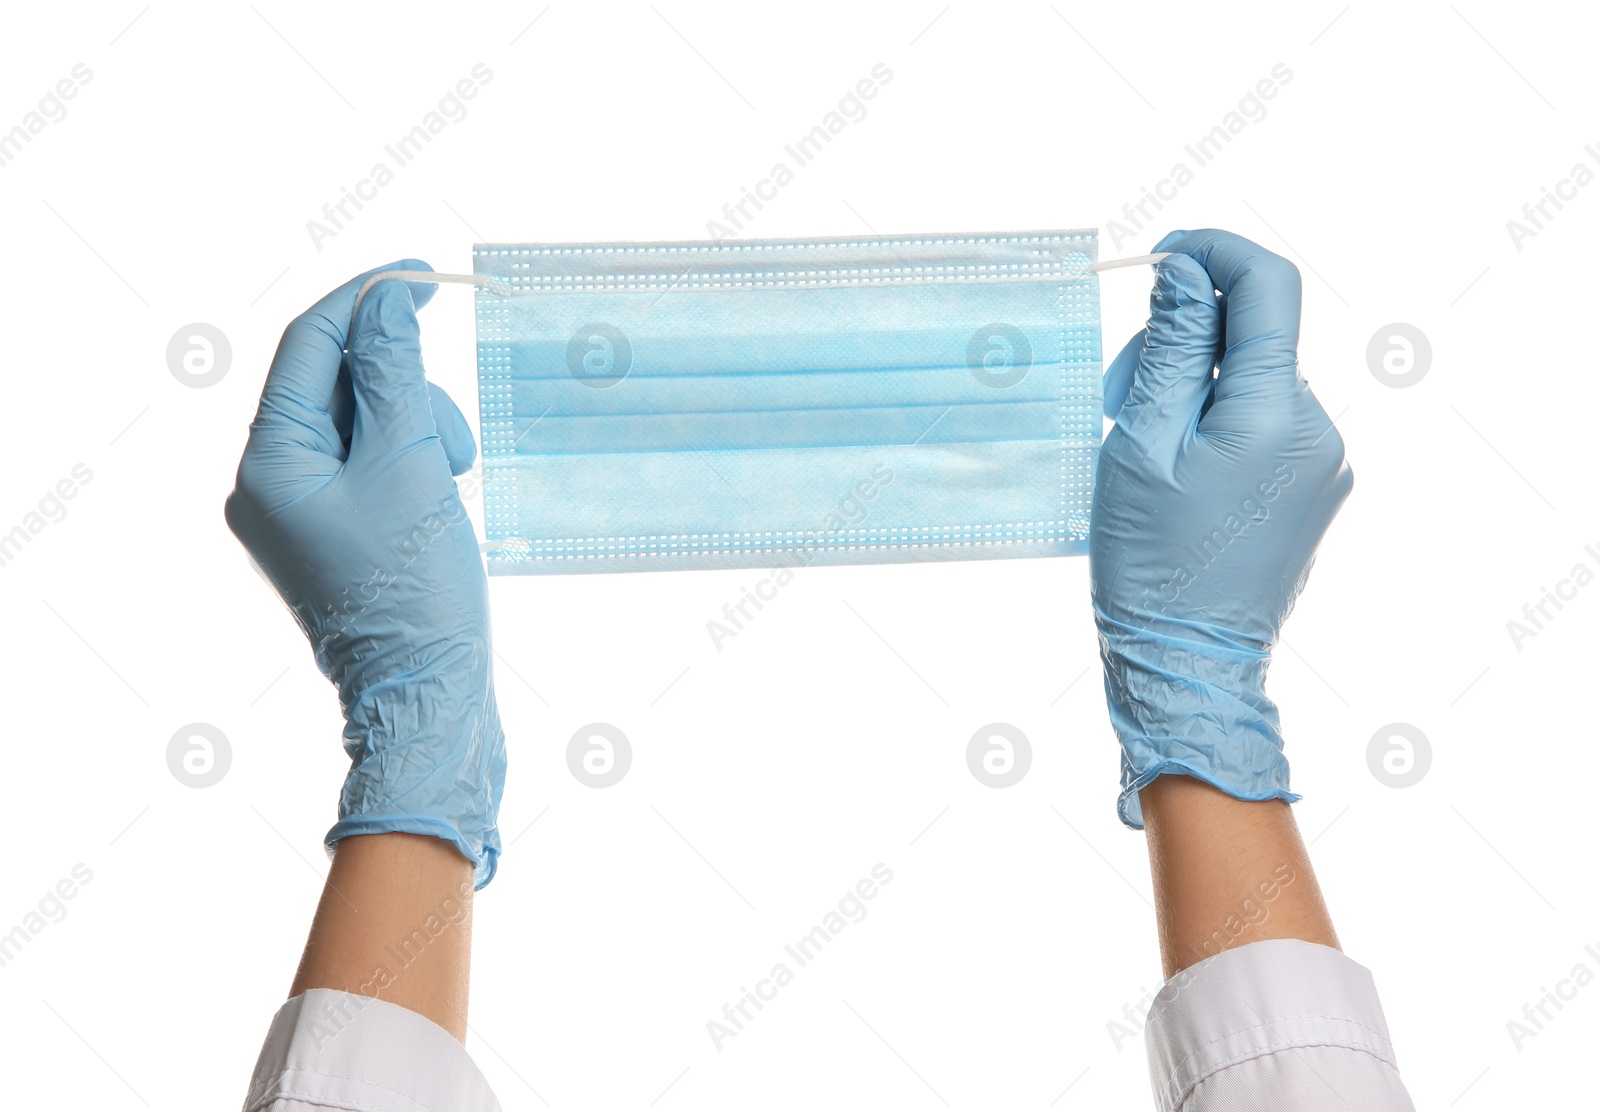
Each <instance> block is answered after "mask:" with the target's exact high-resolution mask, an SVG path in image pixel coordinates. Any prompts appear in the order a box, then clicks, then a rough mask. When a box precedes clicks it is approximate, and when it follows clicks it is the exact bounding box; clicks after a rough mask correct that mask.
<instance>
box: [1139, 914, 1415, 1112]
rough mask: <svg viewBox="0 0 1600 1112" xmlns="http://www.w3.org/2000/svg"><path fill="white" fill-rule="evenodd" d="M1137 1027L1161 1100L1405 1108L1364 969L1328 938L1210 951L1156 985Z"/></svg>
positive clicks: (1246, 1111) (1220, 1109)
mask: <svg viewBox="0 0 1600 1112" xmlns="http://www.w3.org/2000/svg"><path fill="white" fill-rule="evenodd" d="M1145 1034H1146V1040H1145V1047H1146V1050H1147V1052H1148V1054H1149V1059H1150V1083H1151V1086H1152V1088H1153V1090H1154V1093H1155V1098H1156V1107H1157V1108H1158V1109H1159V1110H1160V1112H1258V1110H1266V1109H1274V1110H1277V1109H1294V1110H1295V1112H1349V1110H1350V1109H1353V1108H1359V1109H1361V1110H1362V1112H1414V1108H1413V1106H1412V1103H1411V1098H1410V1097H1409V1096H1408V1095H1407V1094H1406V1088H1405V1085H1403V1084H1402V1083H1401V1081H1400V1074H1399V1072H1398V1071H1397V1069H1396V1067H1395V1059H1394V1049H1393V1047H1391V1046H1390V1044H1389V1026H1388V1024H1387V1023H1385V1022H1384V1018H1383V1007H1382V1005H1380V1004H1379V1003H1378V990H1377V987H1376V986H1375V985H1374V984H1373V981H1372V974H1371V973H1370V972H1368V971H1367V969H1366V968H1365V967H1364V966H1361V965H1359V964H1357V963H1356V962H1354V961H1351V960H1350V959H1349V958H1347V957H1345V956H1344V954H1342V953H1340V952H1339V951H1338V950H1335V949H1332V948H1331V947H1328V946H1319V945H1317V944H1315V943H1311V942H1302V941H1299V940H1297V939H1271V940H1268V941H1265V942H1252V943H1250V944H1249V945H1247V946H1240V947H1238V948H1237V949H1232V950H1225V951H1223V952H1222V953H1220V954H1217V955H1215V956H1214V957H1209V958H1207V959H1205V960H1204V961H1202V962H1199V963H1198V964H1196V965H1193V966H1191V967H1190V968H1188V969H1185V970H1183V971H1182V972H1181V973H1179V974H1177V976H1175V977H1173V978H1172V979H1171V980H1169V981H1168V982H1167V983H1166V984H1164V985H1163V986H1162V988H1161V991H1160V992H1159V993H1158V994H1157V995H1156V1000H1155V1003H1154V1004H1153V1005H1152V1006H1151V1009H1150V1019H1149V1022H1148V1024H1147V1026H1146V1028H1145Z"/></svg>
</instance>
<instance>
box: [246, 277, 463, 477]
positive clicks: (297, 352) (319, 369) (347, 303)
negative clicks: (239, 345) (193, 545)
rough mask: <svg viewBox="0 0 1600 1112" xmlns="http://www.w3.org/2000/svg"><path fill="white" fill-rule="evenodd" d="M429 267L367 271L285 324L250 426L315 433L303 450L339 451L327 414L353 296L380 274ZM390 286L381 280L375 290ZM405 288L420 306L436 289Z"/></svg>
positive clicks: (285, 434) (293, 434) (296, 434)
mask: <svg viewBox="0 0 1600 1112" xmlns="http://www.w3.org/2000/svg"><path fill="white" fill-rule="evenodd" d="M431 269H432V267H430V266H428V264H427V263H425V262H421V261H420V260H417V259H401V260H399V261H398V262H393V263H390V264H389V265H388V266H380V267H377V268H376V269H374V270H369V271H366V272H365V273H363V274H358V275H357V276H356V277H354V278H352V279H350V281H348V282H346V283H345V284H344V285H342V286H340V287H339V288H338V289H336V290H334V291H333V292H332V293H330V294H328V295H327V296H326V297H324V298H322V300H320V301H318V302H317V303H316V304H315V305H313V306H311V308H309V309H307V310H306V311H305V312H303V313H301V314H300V315H299V316H298V317H296V318H295V319H294V320H292V321H291V322H289V327H288V328H286V329H284V332H283V339H282V340H280V341H279V342H278V353H277V354H276V355H275V356H274V357H273V359H272V368H271V369H270V370H269V371H268V372H267V381H266V385H265V386H264V387H263V388H262V391H261V407H260V409H259V410H258V411H257V414H256V423H255V426H253V427H256V428H260V429H261V430H263V432H265V433H271V434H276V435H277V436H278V437H280V438H284V439H297V438H299V439H307V435H306V434H307V433H308V432H310V431H313V430H314V432H315V436H314V437H312V438H310V439H313V440H315V441H316V442H315V443H314V444H308V445H307V446H312V447H316V448H317V449H318V450H321V451H323V452H330V449H329V444H328V443H327V442H328V441H332V444H333V446H334V447H337V444H338V435H337V431H336V430H335V429H334V426H333V424H332V423H331V422H330V421H329V420H328V413H329V410H330V407H331V406H332V404H333V398H334V392H335V385H336V383H337V380H338V377H339V367H340V363H341V361H342V360H343V358H344V349H345V347H346V346H347V343H346V336H345V331H346V329H348V328H349V325H350V311H351V309H352V308H353V307H354V306H355V302H356V292H357V291H358V290H360V289H361V285H362V283H363V282H365V281H366V280H367V279H368V278H370V277H371V276H372V275H374V274H377V273H378V272H380V271H384V270H431ZM389 284H390V283H386V282H380V283H379V286H380V287H381V286H384V285H389ZM407 284H408V285H409V286H410V287H411V288H412V291H413V295H414V296H415V298H416V303H417V304H418V305H422V304H426V303H427V301H428V299H429V298H431V297H432V296H433V291H434V290H436V289H437V288H438V287H437V286H436V285H434V284H432V283H422V282H417V283H407ZM330 454H336V453H330Z"/></svg>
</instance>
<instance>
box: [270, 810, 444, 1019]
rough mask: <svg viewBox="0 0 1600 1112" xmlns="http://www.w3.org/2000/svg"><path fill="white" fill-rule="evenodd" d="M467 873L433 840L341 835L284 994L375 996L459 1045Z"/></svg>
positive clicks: (438, 841) (373, 835)
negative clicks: (438, 1029)
mask: <svg viewBox="0 0 1600 1112" xmlns="http://www.w3.org/2000/svg"><path fill="white" fill-rule="evenodd" d="M472 876H473V866H472V863H471V862H469V861H468V860H467V859H466V858H464V857H462V856H461V855H460V854H459V853H457V852H456V851H455V849H454V848H452V847H451V846H450V845H449V844H448V843H446V842H444V841H441V840H440V839H438V838H426V837H421V836H418V835H414V834H372V835H365V836H360V837H353V838H346V839H345V840H344V841H343V842H341V843H339V848H338V851H337V853H336V855H335V856H334V859H333V867H332V868H331V869H330V870H329V872H328V881H327V885H326V886H325V887H324V889H323V892H322V900H321V902H320V903H319V904H318V905H317V914H316V918H315V919H314V920H313V921H312V924H311V935H310V937H309V938H308V939H307V940H306V949H305V953H304V955H303V956H302V957H301V959H300V969H299V971H298V972H297V973H296V975H295V979H294V985H293V987H292V988H290V990H289V995H290V996H291V997H293V996H298V995H299V994H300V993H302V992H305V991H306V990H307V989H313V988H331V989H339V990H341V991H343V992H349V993H354V994H356V995H358V996H372V997H377V998H378V999H381V1000H386V1001H388V1002H389V1003H392V1004H398V1005H400V1006H401V1007H405V1008H410V1009H411V1010H412V1011H414V1012H419V1013H420V1014H422V1015H424V1016H426V1017H427V1018H428V1019H430V1020H432V1021H433V1022H434V1023H437V1024H438V1025H439V1026H440V1027H443V1028H444V1029H445V1030H447V1031H449V1032H450V1033H451V1034H452V1035H454V1036H455V1037H456V1039H457V1041H463V1042H464V1041H465V1039H466V1033H467V979H468V972H469V969H470V966H471V955H472Z"/></svg>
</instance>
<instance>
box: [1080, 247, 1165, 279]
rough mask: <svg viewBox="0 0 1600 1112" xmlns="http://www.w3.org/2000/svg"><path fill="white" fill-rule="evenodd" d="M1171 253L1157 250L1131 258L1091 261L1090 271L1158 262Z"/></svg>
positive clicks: (1096, 271)
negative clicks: (1150, 253)
mask: <svg viewBox="0 0 1600 1112" xmlns="http://www.w3.org/2000/svg"><path fill="white" fill-rule="evenodd" d="M1170 254H1172V252H1171V251H1157V252H1156V253H1155V254H1153V255H1135V256H1134V257H1133V258H1131V259H1107V260H1105V262H1100V263H1090V264H1089V273H1090V274H1099V273H1100V272H1101V271H1102V270H1116V269H1118V268H1119V267H1124V266H1139V265H1141V264H1143V263H1158V262H1160V261H1161V260H1162V259H1164V258H1166V257H1167V256H1168V255H1170Z"/></svg>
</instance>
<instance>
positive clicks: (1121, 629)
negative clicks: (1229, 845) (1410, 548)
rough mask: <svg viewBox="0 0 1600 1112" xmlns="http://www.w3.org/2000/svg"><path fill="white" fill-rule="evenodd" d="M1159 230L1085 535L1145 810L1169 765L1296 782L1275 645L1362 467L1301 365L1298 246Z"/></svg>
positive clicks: (1111, 398) (1105, 646) (1130, 761)
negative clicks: (1281, 718)
mask: <svg viewBox="0 0 1600 1112" xmlns="http://www.w3.org/2000/svg"><path fill="white" fill-rule="evenodd" d="M1155 250H1157V251H1171V252H1174V254H1173V255H1171V256H1170V257H1169V258H1167V259H1166V260H1164V261H1163V262H1161V263H1159V264H1157V268H1156V285H1155V290H1154V292H1153V293H1152V294H1151V296H1150V321H1149V324H1148V326H1147V327H1146V328H1145V329H1144V330H1143V331H1141V332H1140V333H1139V334H1138V335H1136V336H1135V337H1134V338H1133V340H1132V341H1131V342H1129V344H1128V345H1127V347H1125V348H1123V350H1122V353H1121V354H1120V355H1118V356H1117V358H1116V359H1115V360H1114V361H1113V362H1112V364H1111V366H1110V368H1109V369H1108V370H1107V371H1106V376H1105V399H1106V400H1105V406H1106V415H1107V416H1108V417H1112V418H1114V419H1115V420H1116V427H1115V428H1114V429H1112V430H1111V433H1110V434H1109V435H1108V436H1107V437H1106V441H1105V446H1104V447H1103V448H1102V450H1101V453H1100V464H1099V472H1098V474H1097V476H1096V488H1095V502H1094V511H1093V517H1092V522H1091V528H1090V536H1089V561H1090V576H1091V580H1092V584H1093V586H1092V597H1093V602H1094V611H1095V622H1096V625H1097V626H1098V628H1099V634H1100V655H1101V660H1102V662H1103V663H1104V665H1105V685H1106V702H1107V703H1108V704H1109V706H1110V709H1111V721H1112V725H1113V726H1114V727H1115V729H1116V732H1117V737H1118V739H1119V740H1120V741H1121V743H1122V749H1123V760H1122V794H1121V796H1120V797H1119V799H1118V803H1117V810H1118V813H1119V814H1120V815H1121V817H1122V821H1123V822H1125V823H1127V824H1128V825H1129V826H1132V827H1135V828H1139V827H1142V826H1143V824H1144V823H1143V818H1142V815H1141V813H1140V809H1139V795H1138V792H1139V789H1140V788H1142V787H1144V786H1145V785H1146V784H1148V783H1150V782H1151V781H1152V780H1154V779H1155V778H1156V777H1157V776H1159V775H1161V774H1162V773H1183V774H1187V775H1190V776H1194V777H1197V778H1198V779H1201V780H1204V781H1206V782H1207V783H1209V784H1212V785H1214V786H1215V787H1217V788H1220V789H1221V790H1222V791H1225V792H1227V793H1228V794H1229V795H1232V796H1235V797H1236V798H1239V799H1249V800H1260V799H1287V800H1290V801H1291V802H1292V801H1294V800H1296V799H1298V798H1299V797H1298V796H1296V795H1294V794H1292V793H1291V792H1290V791H1289V763H1288V761H1287V760H1286V759H1285V758H1284V755H1283V737H1282V735H1281V734H1280V733H1279V728H1278V710H1277V707H1276V706H1274V705H1273V702H1272V700H1271V699H1269V698H1267V695H1266V691H1265V683H1266V677H1267V665H1268V663H1269V661H1270V659H1271V651H1272V647H1273V645H1274V643H1275V642H1276V641H1277V639H1278V630H1279V627H1281V626H1282V624H1283V621H1284V619H1285V618H1287V617H1288V616H1289V611H1290V610H1291V609H1292V608H1293V606H1294V601H1295V598H1296V596H1298V595H1299V593H1300V589H1301V588H1302V587H1303V586H1304V585H1305V581H1306V576H1307V575H1308V574H1309V572H1310V570H1311V562H1312V558H1313V556H1314V555H1315V553H1316V549H1317V544H1318V543H1319V542H1320V541H1321V540H1322V535H1323V534H1324V533H1325V532H1326V531H1327V529H1328V525H1329V523H1330V522H1332V520H1333V517H1334V515H1335V514H1336V513H1338V511H1339V507H1340V506H1341V505H1342V504H1343V503H1344V500H1345V498H1346V497H1347V496H1348V495H1349V493H1350V487H1351V484H1352V481H1353V476H1352V474H1351V471H1350V467H1349V465H1348V464H1346V463H1345V459H1344V441H1343V440H1342V439H1341V438H1340V436H1339V433H1338V431H1337V430H1336V429H1334V427H1333V425H1332V423H1331V422H1330V421H1329V420H1328V415H1327V414H1326V413H1325V412H1323V409H1322V406H1321V405H1319V404H1318V403H1317V399H1316V398H1315V397H1314V396H1313V395H1312V393H1311V388H1310V387H1309V386H1307V385H1306V382H1305V380H1304V379H1302V378H1301V377H1300V373H1299V368H1298V364H1297V361H1296V356H1295V346H1296V344H1297V342H1298V340H1299V335H1300V273H1299V271H1298V270H1297V269H1296V268H1295V266H1294V264H1293V263H1291V262H1289V261H1288V260H1287V259H1283V258H1280V257H1279V256H1277V255H1274V254H1273V253H1272V252H1270V251H1267V250H1265V249H1264V248H1262V247H1259V246H1257V245H1256V244H1254V243H1251V242H1250V241H1249V240H1247V239H1241V238H1240V237H1239V236H1236V235H1232V234H1230V233H1228V232H1218V231H1200V232H1173V233H1172V234H1171V235H1168V236H1167V237H1166V238H1164V239H1163V240H1162V241H1161V242H1160V243H1158V244H1156V247H1155ZM1217 291H1221V296H1220V297H1219V296H1218V293H1217ZM1213 366H1215V367H1216V369H1217V376H1216V377H1215V378H1213V377H1212V373H1211V372H1212V368H1213Z"/></svg>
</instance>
